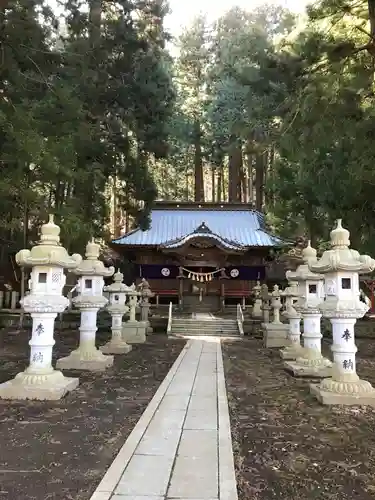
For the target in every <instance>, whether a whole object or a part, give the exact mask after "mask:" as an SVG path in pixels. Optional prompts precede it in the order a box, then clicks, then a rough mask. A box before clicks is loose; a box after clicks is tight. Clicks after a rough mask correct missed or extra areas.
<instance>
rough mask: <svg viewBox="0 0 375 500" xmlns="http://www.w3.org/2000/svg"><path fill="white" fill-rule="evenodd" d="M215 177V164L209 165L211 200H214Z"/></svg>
mask: <svg viewBox="0 0 375 500" xmlns="http://www.w3.org/2000/svg"><path fill="white" fill-rule="evenodd" d="M215 178H216V166H215V165H211V200H212V202H215V198H216V196H215V194H216V186H215Z"/></svg>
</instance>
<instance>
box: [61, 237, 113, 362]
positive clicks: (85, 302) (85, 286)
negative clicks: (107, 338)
mask: <svg viewBox="0 0 375 500" xmlns="http://www.w3.org/2000/svg"><path fill="white" fill-rule="evenodd" d="M99 254H100V246H99V245H98V244H96V243H95V242H94V240H92V241H91V242H89V243H88V244H87V246H86V254H85V256H86V258H85V260H83V261H82V263H81V265H80V266H78V267H77V268H76V269H75V270H74V271H73V272H74V273H75V274H76V275H77V276H78V285H77V290H78V292H79V295H77V296H76V297H74V299H73V304H74V305H75V306H76V307H77V308H78V309H79V310H80V311H81V324H80V327H79V333H80V335H79V346H78V349H75V350H74V351H73V352H71V353H70V354H69V356H67V357H65V358H61V359H59V360H58V361H57V366H58V367H59V368H61V369H64V370H89V371H102V370H105V369H106V368H107V367H109V366H112V365H113V356H105V355H104V354H102V352H101V351H99V349H97V347H96V345H95V341H96V331H97V315H98V311H99V309H101V308H102V307H104V306H105V305H106V304H107V302H108V300H107V299H106V298H105V297H103V287H104V277H109V276H112V275H113V273H114V272H115V270H114V268H113V267H109V268H106V267H105V266H104V264H103V262H102V261H100V260H99Z"/></svg>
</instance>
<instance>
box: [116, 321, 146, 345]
mask: <svg viewBox="0 0 375 500" xmlns="http://www.w3.org/2000/svg"><path fill="white" fill-rule="evenodd" d="M146 328H147V325H146V324H144V323H143V322H142V321H130V320H129V321H127V322H126V323H123V324H122V329H121V331H122V339H123V340H124V341H125V342H127V343H128V344H144V343H145V342H146Z"/></svg>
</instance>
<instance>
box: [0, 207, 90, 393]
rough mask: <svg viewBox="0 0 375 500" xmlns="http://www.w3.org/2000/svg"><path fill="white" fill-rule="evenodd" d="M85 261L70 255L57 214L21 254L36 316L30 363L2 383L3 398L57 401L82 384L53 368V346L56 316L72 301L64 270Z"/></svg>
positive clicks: (29, 308) (28, 305)
mask: <svg viewBox="0 0 375 500" xmlns="http://www.w3.org/2000/svg"><path fill="white" fill-rule="evenodd" d="M81 260H82V257H81V256H80V255H78V254H74V255H72V256H69V255H68V253H67V251H66V250H65V248H64V247H63V246H62V245H61V243H60V228H59V226H57V225H56V224H54V221H53V215H50V216H49V222H48V223H47V224H43V226H42V228H41V236H40V240H39V242H38V244H37V245H36V246H34V247H33V248H32V249H31V250H21V251H20V252H18V253H17V255H16V261H17V264H18V265H19V266H24V267H31V277H30V280H29V289H30V290H29V293H28V294H27V295H26V296H25V297H24V298H23V299H21V305H22V306H23V308H24V310H25V311H26V312H28V313H30V315H31V318H32V334H31V340H30V342H29V345H30V364H29V366H28V368H26V370H25V371H24V372H21V373H19V374H18V375H16V377H15V378H14V379H12V380H10V381H8V382H5V383H3V384H0V398H2V399H39V400H46V399H47V400H56V399H60V398H61V397H63V396H64V395H65V394H66V393H67V392H68V391H71V390H73V389H75V388H76V387H77V386H78V378H70V377H64V375H63V374H62V373H61V372H60V371H58V370H54V369H53V367H52V349H53V346H54V344H55V341H54V338H53V333H54V323H55V318H56V316H57V314H59V313H62V312H63V311H64V310H65V309H66V308H67V306H68V304H69V300H68V299H67V298H65V297H64V296H63V295H62V290H63V288H64V286H65V279H66V278H65V274H64V269H70V270H72V269H75V268H76V267H77V266H78V265H79V263H80V262H81Z"/></svg>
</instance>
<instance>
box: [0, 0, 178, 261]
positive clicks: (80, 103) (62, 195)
mask: <svg viewBox="0 0 375 500" xmlns="http://www.w3.org/2000/svg"><path fill="white" fill-rule="evenodd" d="M60 4H61V5H62V7H63V9H64V20H63V21H64V25H59V23H58V22H57V20H56V19H55V18H54V16H53V14H52V12H51V11H50V10H49V9H48V8H47V3H46V1H45V0H33V1H31V0H19V1H14V2H9V4H8V5H7V7H6V8H4V9H3V10H1V11H0V44H1V47H2V54H1V56H2V65H1V68H0V81H1V83H0V95H1V100H0V162H1V168H2V173H3V175H2V178H1V181H0V193H1V194H2V197H1V201H0V203H1V204H2V205H1V211H0V213H1V214H3V215H2V221H1V222H2V223H1V229H2V232H3V236H5V237H13V238H21V234H22V232H23V233H24V237H26V238H27V239H29V238H31V239H33V238H35V237H36V230H37V226H38V224H39V223H40V220H42V219H44V218H45V216H46V214H47V213H48V212H51V211H52V212H54V213H55V214H56V215H57V216H58V217H59V218H60V219H61V220H62V221H63V225H62V230H63V238H64V242H65V243H66V244H68V245H69V246H71V247H72V248H73V247H74V249H75V250H77V249H78V250H81V251H82V248H83V246H84V244H85V242H86V241H87V239H88V238H89V237H91V236H93V235H95V236H99V237H100V236H102V237H106V236H107V230H106V224H107V222H108V218H109V209H110V203H109V198H110V190H109V182H108V181H109V180H110V179H116V182H117V188H118V195H117V196H118V198H117V199H118V201H119V202H120V203H121V204H122V206H123V208H128V209H129V211H130V212H131V213H132V214H133V215H135V216H136V217H138V218H139V220H142V222H143V224H146V225H147V220H148V216H147V213H148V211H149V209H150V206H151V205H152V203H153V201H154V199H155V198H156V196H157V187H156V184H155V181H154V179H153V177H152V176H151V174H150V171H149V163H150V162H152V161H153V158H154V157H157V158H162V157H164V156H165V155H166V154H167V143H168V130H167V124H168V121H169V117H170V115H171V111H172V107H173V102H174V89H173V83H172V80H171V72H170V71H169V68H168V63H167V61H168V55H167V53H166V52H165V48H164V45H165V40H166V38H167V36H166V34H165V32H164V31H163V18H164V16H165V13H166V8H165V5H164V4H163V2H159V1H154V0H150V1H148V2H142V1H140V0H131V1H129V0H126V1H125V0H122V1H116V2H110V1H106V0H104V1H103V2H98V1H97V0H90V1H87V2H86V1H78V0H65V1H61V2H60ZM25 211H26V212H25ZM25 213H26V214H27V218H28V220H29V222H30V224H31V227H30V232H29V234H27V233H28V230H26V231H25V228H23V222H24V217H25ZM17 235H19V236H17Z"/></svg>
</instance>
